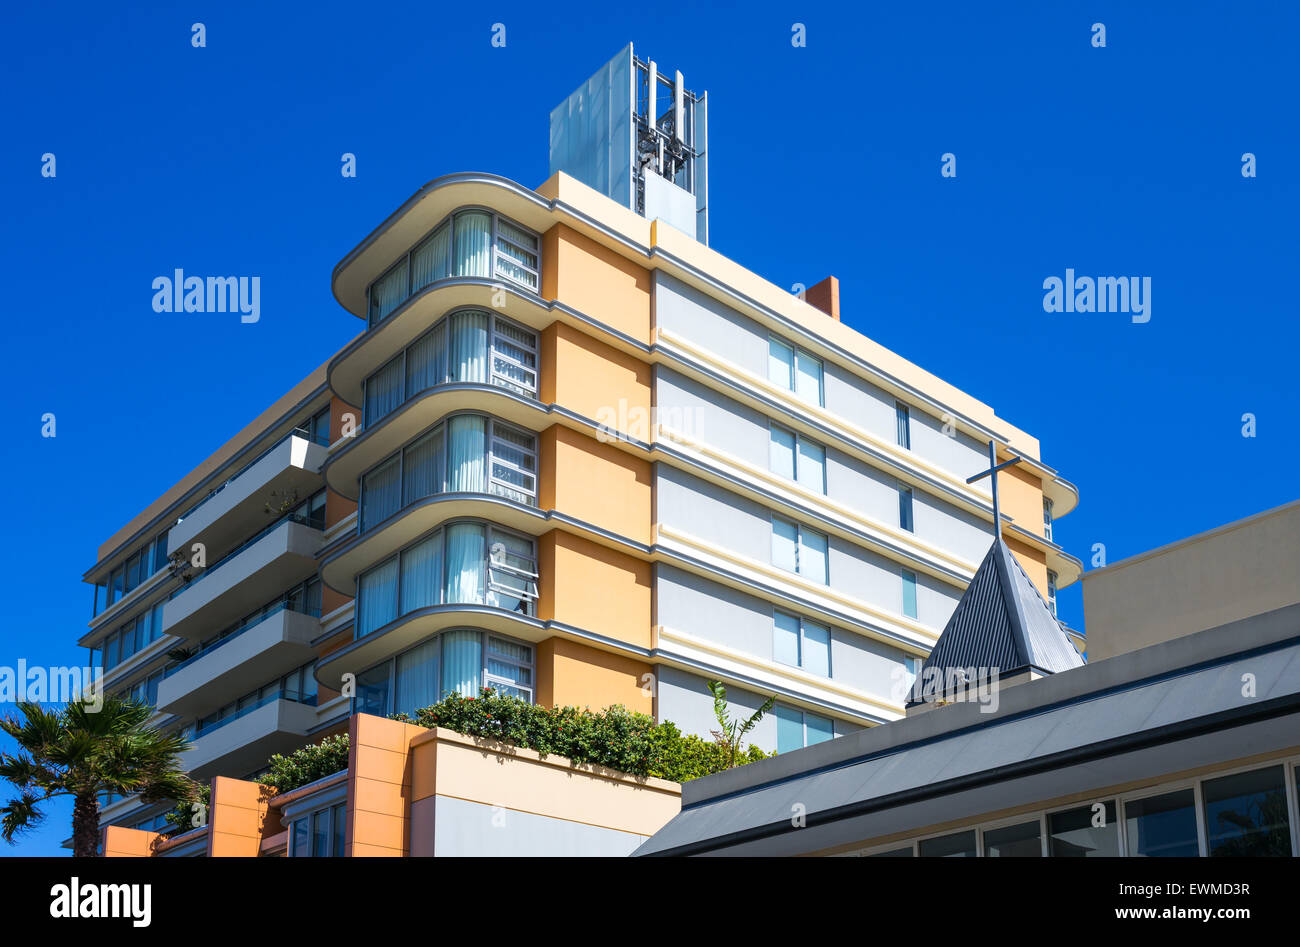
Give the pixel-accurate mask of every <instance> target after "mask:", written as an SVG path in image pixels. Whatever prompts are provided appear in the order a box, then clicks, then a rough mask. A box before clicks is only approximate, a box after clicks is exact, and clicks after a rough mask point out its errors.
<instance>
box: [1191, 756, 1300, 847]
mask: <svg viewBox="0 0 1300 947" xmlns="http://www.w3.org/2000/svg"><path fill="white" fill-rule="evenodd" d="M1201 802H1202V805H1203V806H1204V820H1205V841H1206V849H1207V851H1208V853H1209V855H1210V856H1211V857H1215V856H1242V855H1249V856H1272V857H1284V856H1288V855H1290V854H1291V819H1290V815H1289V813H1288V812H1287V801H1286V774H1285V772H1284V770H1283V768H1282V767H1281V766H1271V767H1269V768H1268V769H1257V770H1254V771H1252V772H1248V773H1236V774H1234V775H1232V776H1221V777H1219V778H1218V779H1207V780H1205V781H1204V782H1203V783H1201Z"/></svg>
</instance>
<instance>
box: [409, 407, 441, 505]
mask: <svg viewBox="0 0 1300 947" xmlns="http://www.w3.org/2000/svg"><path fill="white" fill-rule="evenodd" d="M441 492H442V428H441V426H440V427H438V428H437V429H436V430H434V431H432V432H430V433H429V434H426V435H425V436H424V437H422V438H420V439H419V440H418V441H416V442H415V443H414V444H412V445H411V446H410V447H408V448H407V449H406V451H405V452H404V456H403V459H402V506H404V507H405V506H410V505H411V504H412V503H414V502H415V501H416V500H422V499H424V498H425V497H428V496H433V495H434V494H435V493H441Z"/></svg>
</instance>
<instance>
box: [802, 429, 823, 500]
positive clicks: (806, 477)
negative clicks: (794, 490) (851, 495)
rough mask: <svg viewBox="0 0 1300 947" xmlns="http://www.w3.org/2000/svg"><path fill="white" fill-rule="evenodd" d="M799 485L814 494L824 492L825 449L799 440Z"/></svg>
mask: <svg viewBox="0 0 1300 947" xmlns="http://www.w3.org/2000/svg"><path fill="white" fill-rule="evenodd" d="M799 484H800V486H804V487H807V488H808V489H809V490H812V491H813V492H814V493H825V492H826V448H824V447H822V446H821V445H820V444H814V443H812V442H811V441H806V440H804V439H803V438H802V437H801V438H799Z"/></svg>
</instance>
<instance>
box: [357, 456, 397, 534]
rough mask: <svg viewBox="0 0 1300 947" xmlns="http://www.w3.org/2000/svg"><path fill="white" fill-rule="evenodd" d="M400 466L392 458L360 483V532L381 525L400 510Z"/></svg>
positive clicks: (395, 459)
mask: <svg viewBox="0 0 1300 947" xmlns="http://www.w3.org/2000/svg"><path fill="white" fill-rule="evenodd" d="M400 478H401V466H400V465H399V464H398V460H397V458H396V457H394V458H393V459H392V460H390V461H389V462H388V463H386V464H384V465H383V466H382V467H379V468H377V469H375V470H372V471H371V472H370V473H368V474H366V476H365V478H364V479H363V480H362V483H361V532H363V533H364V532H366V530H368V529H371V528H372V527H374V526H375V525H376V524H378V523H382V522H383V521H384V520H386V519H388V517H390V516H392V515H393V514H394V513H396V512H397V511H398V509H400V508H401V505H402V484H401V480H400Z"/></svg>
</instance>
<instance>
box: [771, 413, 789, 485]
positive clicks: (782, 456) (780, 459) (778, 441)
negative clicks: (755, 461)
mask: <svg viewBox="0 0 1300 947" xmlns="http://www.w3.org/2000/svg"><path fill="white" fill-rule="evenodd" d="M769 461H770V463H771V466H772V473H774V474H779V475H780V476H782V477H786V478H787V479H790V480H793V479H794V432H793V431H787V430H786V429H785V428H783V427H776V426H775V425H773V427H772V447H771V451H770V454H769Z"/></svg>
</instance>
